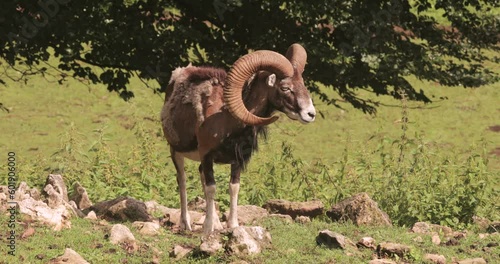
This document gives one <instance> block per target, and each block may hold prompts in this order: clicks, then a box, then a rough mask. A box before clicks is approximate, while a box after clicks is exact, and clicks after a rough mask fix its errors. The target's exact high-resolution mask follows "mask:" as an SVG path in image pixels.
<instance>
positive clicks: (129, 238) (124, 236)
mask: <svg viewBox="0 0 500 264" xmlns="http://www.w3.org/2000/svg"><path fill="white" fill-rule="evenodd" d="M109 241H110V242H111V244H115V245H116V244H121V243H134V242H135V237H134V234H132V232H130V229H128V227H126V226H124V225H122V224H115V225H113V226H112V227H111V231H110V235H109Z"/></svg>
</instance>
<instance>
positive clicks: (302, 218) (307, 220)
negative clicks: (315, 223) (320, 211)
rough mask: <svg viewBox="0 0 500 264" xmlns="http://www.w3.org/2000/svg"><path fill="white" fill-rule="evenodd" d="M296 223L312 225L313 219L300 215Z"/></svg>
mask: <svg viewBox="0 0 500 264" xmlns="http://www.w3.org/2000/svg"><path fill="white" fill-rule="evenodd" d="M295 222H296V223H299V224H303V225H304V224H308V223H311V218H309V217H308V216H304V215H299V216H297V217H296V218H295Z"/></svg>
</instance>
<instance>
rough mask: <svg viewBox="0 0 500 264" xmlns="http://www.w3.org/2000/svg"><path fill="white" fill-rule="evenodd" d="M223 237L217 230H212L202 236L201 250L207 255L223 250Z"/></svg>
mask: <svg viewBox="0 0 500 264" xmlns="http://www.w3.org/2000/svg"><path fill="white" fill-rule="evenodd" d="M221 237H222V236H221V234H220V233H217V232H212V233H210V234H209V235H205V236H203V237H202V238H201V245H200V252H201V253H204V254H206V255H215V254H217V252H219V251H221V250H223V244H222V243H221V240H222V238H221Z"/></svg>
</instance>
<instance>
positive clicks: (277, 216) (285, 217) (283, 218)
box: [269, 214, 293, 224]
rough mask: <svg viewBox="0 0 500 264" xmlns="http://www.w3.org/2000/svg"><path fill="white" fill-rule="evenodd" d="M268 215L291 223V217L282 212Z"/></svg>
mask: <svg viewBox="0 0 500 264" xmlns="http://www.w3.org/2000/svg"><path fill="white" fill-rule="evenodd" d="M269 217H271V218H276V219H280V220H281V221H283V222H285V223H289V224H291V223H293V219H292V217H291V216H289V215H284V214H270V215H269Z"/></svg>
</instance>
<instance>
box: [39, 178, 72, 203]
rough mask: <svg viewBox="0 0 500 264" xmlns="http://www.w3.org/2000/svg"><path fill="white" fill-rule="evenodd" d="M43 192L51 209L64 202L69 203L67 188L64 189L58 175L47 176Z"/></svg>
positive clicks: (61, 179) (64, 186) (64, 185)
mask: <svg viewBox="0 0 500 264" xmlns="http://www.w3.org/2000/svg"><path fill="white" fill-rule="evenodd" d="M43 191H44V193H45V194H46V198H47V204H48V205H49V206H50V207H51V208H55V207H57V206H59V205H60V204H64V202H69V199H68V188H66V184H65V183H64V180H63V177H62V176H61V175H60V174H49V176H48V177H47V180H46V181H45V187H44V188H43Z"/></svg>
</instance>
